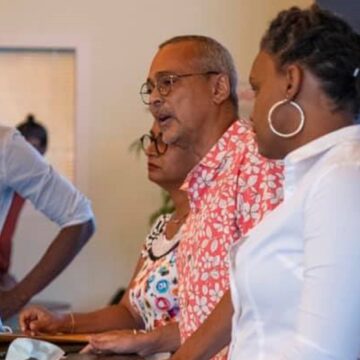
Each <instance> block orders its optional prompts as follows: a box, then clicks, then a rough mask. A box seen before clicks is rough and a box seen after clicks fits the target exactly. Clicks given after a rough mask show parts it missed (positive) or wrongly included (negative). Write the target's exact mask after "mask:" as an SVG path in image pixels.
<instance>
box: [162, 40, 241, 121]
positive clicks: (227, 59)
mask: <svg viewBox="0 0 360 360" xmlns="http://www.w3.org/2000/svg"><path fill="white" fill-rule="evenodd" d="M182 42H193V43H195V44H196V51H197V52H198V56H197V57H196V58H194V59H192V60H191V61H192V63H195V64H196V65H197V66H198V67H199V71H203V72H208V71H215V72H219V73H223V74H226V75H227V76H228V78H229V82H230V101H231V103H232V105H233V107H234V110H235V113H236V115H238V111H239V100H238V95H237V72H236V68H235V65H234V60H233V58H232V56H231V54H230V52H229V50H227V49H226V48H225V47H224V46H223V45H221V44H220V43H219V42H218V41H216V40H214V39H212V38H210V37H207V36H202V35H181V36H175V37H173V38H171V39H169V40H166V41H164V42H163V43H162V44H160V45H159V49H162V48H163V47H165V46H167V45H171V44H177V43H182Z"/></svg>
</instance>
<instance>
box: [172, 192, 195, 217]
mask: <svg viewBox="0 0 360 360" xmlns="http://www.w3.org/2000/svg"><path fill="white" fill-rule="evenodd" d="M169 194H170V197H171V200H172V201H173V203H174V207H175V211H174V213H175V214H174V215H175V216H176V217H177V218H179V217H181V216H185V215H186V214H188V213H189V210H190V207H189V200H188V197H187V194H186V192H185V191H182V190H179V189H174V190H169Z"/></svg>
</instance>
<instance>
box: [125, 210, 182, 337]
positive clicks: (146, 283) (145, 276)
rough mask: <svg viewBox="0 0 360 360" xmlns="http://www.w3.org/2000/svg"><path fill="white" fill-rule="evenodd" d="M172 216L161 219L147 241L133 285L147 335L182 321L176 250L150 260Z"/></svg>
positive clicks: (135, 304) (132, 294) (132, 293)
mask: <svg viewBox="0 0 360 360" xmlns="http://www.w3.org/2000/svg"><path fill="white" fill-rule="evenodd" d="M169 218H170V215H161V216H160V217H159V218H158V219H157V221H156V222H155V224H154V226H153V228H152V229H151V231H150V234H149V235H148V236H147V238H146V242H145V245H144V249H143V251H142V253H141V255H142V258H143V260H144V261H143V264H142V267H141V268H140V270H139V271H138V273H137V274H136V276H135V279H134V280H133V281H132V287H131V289H130V293H129V297H130V301H131V304H132V306H133V307H134V309H136V310H137V312H138V313H139V315H140V316H141V318H142V319H143V322H144V324H145V329H146V330H147V331H149V330H153V329H155V328H157V327H158V326H163V325H166V324H168V323H169V322H171V321H177V320H178V317H179V304H178V279H177V272H176V264H175V259H176V252H177V248H176V247H175V248H173V250H171V251H170V252H167V253H165V254H164V255H163V256H161V257H160V258H156V259H154V258H153V257H152V256H151V248H152V245H153V243H154V241H156V240H158V239H159V238H160V236H162V235H163V234H164V231H165V228H166V223H167V221H168V220H169Z"/></svg>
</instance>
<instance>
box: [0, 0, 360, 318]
mask: <svg viewBox="0 0 360 360" xmlns="http://www.w3.org/2000/svg"><path fill="white" fill-rule="evenodd" d="M311 3H312V1H310V0H277V1H268V0H183V1H175V0H174V1H173V0H168V1H165V0H152V1H148V0H103V1H96V0H93V1H88V0H72V1H62V2H60V1H49V0H0V104H1V106H0V119H1V123H2V124H5V125H15V124H17V123H19V122H20V121H22V120H23V119H24V118H25V117H26V115H27V114H28V113H33V114H34V115H35V117H36V119H37V120H38V121H40V122H41V123H43V124H45V125H46V126H47V128H48V130H49V135H50V142H49V150H48V154H47V158H48V159H49V161H50V162H51V163H52V164H53V165H54V166H55V167H56V168H57V169H58V170H59V171H61V172H62V173H63V174H65V176H67V177H68V178H70V179H71V180H72V181H73V182H74V183H75V184H76V185H77V186H78V187H79V188H80V189H81V190H82V191H83V192H84V193H85V194H86V195H87V196H88V197H89V198H90V199H91V200H92V204H93V208H94V211H95V214H96V218H97V233H96V235H95V236H94V237H93V239H92V240H91V241H90V242H89V244H88V245H87V246H86V247H85V248H84V250H83V251H82V252H81V253H80V254H79V256H77V258H76V259H75V260H74V261H73V263H72V264H71V265H70V266H69V267H68V268H67V269H66V270H65V271H64V272H63V273H62V274H61V275H60V276H59V277H58V278H57V279H56V280H55V281H54V282H53V283H52V284H51V285H50V286H49V287H48V288H47V289H45V290H44V291H43V292H42V293H41V294H39V295H38V297H37V299H40V300H47V301H50V300H58V301H65V302H69V303H70V304H71V305H72V308H73V309H74V310H77V311H78V310H89V309H91V308H94V307H97V306H101V305H103V304H105V303H107V302H108V301H109V300H110V298H111V296H112V295H113V294H114V292H115V291H116V289H118V288H119V287H124V286H126V284H127V282H128V281H129V277H130V275H131V274H132V271H133V267H134V265H135V263H136V260H137V257H138V254H139V250H140V248H141V246H142V243H143V241H144V237H145V235H146V233H147V231H148V227H149V216H150V214H151V213H152V212H154V210H156V209H157V208H158V207H159V205H160V202H161V196H160V191H159V189H158V188H157V187H156V186H154V185H152V184H151V183H150V182H148V180H147V176H146V168H145V161H144V157H136V155H135V154H134V153H133V152H131V151H129V146H130V144H131V143H132V142H133V141H134V140H135V139H137V138H139V137H140V136H141V135H142V134H143V133H145V132H147V131H148V130H149V128H150V126H151V123H152V119H151V116H150V114H149V113H148V111H147V109H146V108H145V107H144V106H143V104H142V103H141V101H140V96H139V89H140V85H141V84H142V82H144V80H145V79H146V76H147V71H148V68H149V65H150V62H151V60H152V57H153V56H154V54H155V52H156V49H157V46H158V45H159V44H160V43H161V42H162V41H164V40H166V39H168V38H170V37H172V36H175V35H180V34H203V35H208V36H211V37H214V38H216V39H217V40H219V41H220V42H222V43H223V44H224V45H225V46H226V47H228V49H229V50H230V52H231V53H232V54H233V56H234V59H235V62H236V65H237V67H238V70H239V74H240V85H239V93H240V94H241V96H242V101H241V111H242V114H243V115H246V114H247V113H248V111H249V109H250V107H251V98H249V96H248V95H249V94H248V92H247V76H248V73H249V70H250V66H251V62H252V60H253V58H254V56H255V55H256V53H257V50H258V44H259V40H260V38H261V35H262V33H263V32H264V30H265V28H266V27H267V25H268V23H269V21H270V20H271V18H273V17H274V16H275V14H276V13H277V12H278V11H279V10H281V9H283V8H287V7H289V6H291V5H298V6H301V7H304V6H308V5H310V4H311ZM320 3H322V4H323V5H324V6H334V4H335V5H336V4H337V5H338V4H339V3H342V4H343V5H344V6H343V7H345V8H348V6H347V5H349V6H352V5H351V4H352V3H354V6H357V5H356V3H357V4H359V3H360V2H359V1H354V2H348V1H326V0H323V1H320ZM336 11H343V9H338V8H337V9H336ZM359 13H360V12H359V11H357V12H354V9H352V11H350V14H353V15H354V14H359ZM354 21H359V19H358V18H356V17H355V16H354ZM55 233H56V227H54V226H53V225H52V224H51V223H49V222H48V221H47V220H46V219H44V217H43V216H41V215H39V214H38V213H37V212H36V211H34V209H32V207H31V206H30V205H28V204H27V205H26V209H25V210H24V212H23V213H22V215H21V219H20V223H19V226H18V229H17V232H16V239H15V248H14V256H13V267H12V269H11V270H12V272H14V273H15V274H16V276H18V278H21V277H22V276H23V275H24V274H25V273H26V272H27V271H28V270H29V269H30V268H31V267H32V266H33V264H34V263H35V262H36V261H37V260H38V259H39V257H40V256H41V255H42V253H43V252H44V251H45V249H46V247H47V246H48V245H49V243H50V241H51V240H52V237H53V235H54V234H55Z"/></svg>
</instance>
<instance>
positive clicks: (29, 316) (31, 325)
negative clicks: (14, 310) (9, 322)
mask: <svg viewBox="0 0 360 360" xmlns="http://www.w3.org/2000/svg"><path fill="white" fill-rule="evenodd" d="M65 317H66V314H56V313H52V312H50V311H49V310H46V309H45V308H43V307H40V306H30V307H28V308H25V309H24V310H22V311H21V313H20V315H19V324H20V328H21V331H22V332H24V333H26V334H29V335H31V336H34V335H37V334H38V333H40V332H42V333H48V334H54V333H56V332H59V331H60V330H62V329H61V328H62V327H64V326H63V325H64V323H65Z"/></svg>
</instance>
